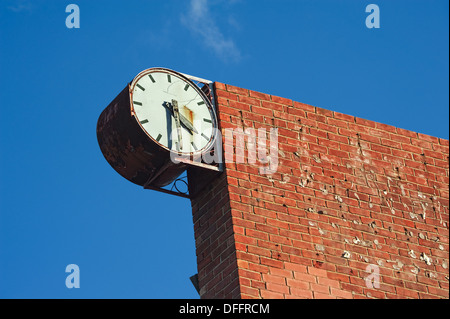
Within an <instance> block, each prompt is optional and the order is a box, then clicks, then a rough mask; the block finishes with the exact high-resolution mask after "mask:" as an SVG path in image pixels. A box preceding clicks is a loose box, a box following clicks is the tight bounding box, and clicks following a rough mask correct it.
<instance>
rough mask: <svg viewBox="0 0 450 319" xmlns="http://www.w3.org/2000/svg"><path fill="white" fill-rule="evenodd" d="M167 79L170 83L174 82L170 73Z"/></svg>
mask: <svg viewBox="0 0 450 319" xmlns="http://www.w3.org/2000/svg"><path fill="white" fill-rule="evenodd" d="M167 81H168V82H169V83H172V78H171V76H170V74H167Z"/></svg>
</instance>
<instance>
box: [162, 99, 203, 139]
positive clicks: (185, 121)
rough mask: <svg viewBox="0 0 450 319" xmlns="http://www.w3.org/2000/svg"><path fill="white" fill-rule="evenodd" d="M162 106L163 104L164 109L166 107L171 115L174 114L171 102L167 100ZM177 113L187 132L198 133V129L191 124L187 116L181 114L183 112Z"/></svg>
mask: <svg viewBox="0 0 450 319" xmlns="http://www.w3.org/2000/svg"><path fill="white" fill-rule="evenodd" d="M163 106H164V107H165V108H166V109H168V110H169V111H170V113H171V114H172V116H174V113H173V105H172V104H171V103H169V102H164V103H163ZM178 115H179V118H180V122H181V124H182V125H183V126H184V127H185V128H187V129H188V131H189V133H191V135H192V134H193V133H196V134H197V133H198V131H197V130H196V129H195V127H194V126H193V125H192V123H191V122H190V121H189V120H188V119H187V118H185V117H184V116H183V114H180V113H178Z"/></svg>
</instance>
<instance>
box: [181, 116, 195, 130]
mask: <svg viewBox="0 0 450 319" xmlns="http://www.w3.org/2000/svg"><path fill="white" fill-rule="evenodd" d="M180 120H181V122H182V124H184V126H185V127H186V128H188V129H189V130H191V131H192V132H194V133H195V134H197V133H198V132H197V130H196V129H195V127H194V126H193V125H192V123H191V121H189V120H188V119H187V118H185V117H184V116H183V114H180ZM191 134H192V133H191Z"/></svg>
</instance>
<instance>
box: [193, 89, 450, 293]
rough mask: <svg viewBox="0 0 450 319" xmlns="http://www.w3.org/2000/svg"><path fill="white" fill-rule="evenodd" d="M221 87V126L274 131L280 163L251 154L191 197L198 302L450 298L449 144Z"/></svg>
mask: <svg viewBox="0 0 450 319" xmlns="http://www.w3.org/2000/svg"><path fill="white" fill-rule="evenodd" d="M215 87H216V96H217V102H218V103H219V106H218V117H219V121H220V125H221V127H222V128H236V127H243V128H247V127H248V128H253V129H258V128H265V129H269V128H274V127H276V128H278V153H277V155H278V162H277V164H278V167H277V171H276V172H275V173H274V174H272V175H262V174H261V172H260V170H259V165H260V163H259V162H257V163H256V164H249V163H247V162H246V161H245V160H246V158H245V156H247V153H245V154H244V156H243V158H240V159H241V160H243V163H234V162H231V163H226V165H225V166H226V169H225V172H224V173H222V174H221V175H218V176H217V177H216V178H215V179H213V180H212V182H211V185H209V186H207V187H205V189H204V190H202V191H201V192H200V194H199V195H198V196H197V197H195V198H193V199H192V200H191V204H192V211H193V221H194V233H195V237H196V249H197V260H198V270H199V284H200V287H203V290H202V297H204V298H208V297H211V298H214V297H223V296H233V297H234V298H448V289H449V288H448V281H446V280H445V278H444V277H445V276H448V267H447V268H444V267H442V263H443V262H446V263H447V265H448V262H449V261H448V252H449V245H448V242H449V236H448V228H447V227H446V224H448V222H449V208H448V207H449V191H448V183H449V177H448V175H449V173H448V168H449V161H448V158H449V154H448V153H449V147H448V146H449V142H448V140H445V139H440V138H436V137H432V136H428V135H424V134H421V133H416V132H412V131H408V130H404V129H400V128H396V127H394V126H391V125H386V124H382V123H377V122H374V121H370V120H367V119H361V118H356V117H354V116H351V115H346V114H342V113H338V112H333V111H330V110H327V109H323V108H316V107H314V106H311V105H307V104H303V103H300V102H295V101H292V100H290V99H286V98H282V97H277V96H273V95H270V94H266V93H261V92H256V91H251V90H247V89H242V88H238V87H235V86H231V85H226V84H223V83H215ZM233 143H235V140H233ZM230 145H231V144H230ZM244 148H245V149H247V148H248V145H244ZM233 152H234V150H233ZM225 156H227V158H230V155H229V154H225ZM231 158H234V156H233V154H231ZM444 223H445V224H444ZM432 238H435V239H434V240H433V239H432ZM437 238H438V240H437ZM412 251H413V253H412ZM414 254H415V257H412V255H414ZM423 254H425V255H426V256H428V257H429V258H431V260H432V263H431V265H427V264H426V262H425V261H424V260H423V259H424V257H423V256H424V255H423ZM369 265H374V266H375V265H376V266H378V267H379V273H380V288H378V289H377V288H374V289H369V288H367V287H366V282H365V278H366V277H367V276H368V275H369V272H368V270H367V267H368V266H369ZM413 265H416V266H417V267H419V268H420V272H419V274H417V275H416V274H415V273H413V272H412V271H414V270H415V268H414V267H415V266H413ZM430 274H433V275H430ZM432 276H437V278H434V277H433V278H432ZM231 292H233V294H231Z"/></svg>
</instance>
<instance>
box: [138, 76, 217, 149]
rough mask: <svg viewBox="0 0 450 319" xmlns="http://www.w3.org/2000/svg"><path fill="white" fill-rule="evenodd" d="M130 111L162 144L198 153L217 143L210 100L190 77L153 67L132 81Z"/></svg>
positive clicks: (151, 135) (145, 129)
mask: <svg viewBox="0 0 450 319" xmlns="http://www.w3.org/2000/svg"><path fill="white" fill-rule="evenodd" d="M130 94H131V106H132V108H131V110H132V113H134V114H135V116H136V119H137V121H138V122H139V124H140V126H141V127H142V129H143V131H144V132H145V133H146V134H148V136H149V137H150V138H151V139H152V140H153V141H154V142H155V143H157V144H159V145H160V146H161V147H163V148H165V149H167V150H170V151H173V152H177V153H180V154H198V153H202V152H205V151H207V150H208V149H210V148H211V146H212V144H213V142H214V132H215V131H214V128H215V127H216V122H217V120H216V116H215V113H214V110H213V108H212V106H211V103H210V101H209V99H208V98H207V97H206V96H205V94H204V93H203V92H202V91H201V90H200V89H199V88H198V87H197V86H196V85H195V84H194V83H192V82H191V81H190V80H189V79H187V78H186V77H184V76H183V75H181V74H179V73H176V72H174V71H171V70H167V69H162V68H153V69H148V70H145V71H143V72H141V73H140V74H139V75H138V76H137V77H136V78H135V79H134V80H133V82H132V83H131V87H130Z"/></svg>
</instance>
